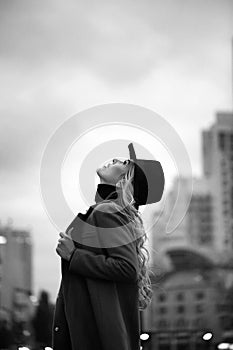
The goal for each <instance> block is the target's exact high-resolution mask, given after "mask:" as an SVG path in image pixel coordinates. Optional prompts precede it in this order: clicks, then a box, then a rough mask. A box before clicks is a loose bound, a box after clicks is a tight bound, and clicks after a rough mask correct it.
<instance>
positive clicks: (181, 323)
mask: <svg viewBox="0 0 233 350" xmlns="http://www.w3.org/2000/svg"><path fill="white" fill-rule="evenodd" d="M185 326H187V321H186V322H185V319H184V318H179V319H178V320H176V322H175V327H176V328H184V327H185Z"/></svg>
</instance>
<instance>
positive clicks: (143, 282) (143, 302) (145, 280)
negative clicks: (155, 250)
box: [106, 162, 153, 310]
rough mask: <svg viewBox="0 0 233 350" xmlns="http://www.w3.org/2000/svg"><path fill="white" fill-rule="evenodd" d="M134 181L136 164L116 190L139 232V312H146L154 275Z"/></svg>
mask: <svg viewBox="0 0 233 350" xmlns="http://www.w3.org/2000/svg"><path fill="white" fill-rule="evenodd" d="M133 179H134V164H133V163H132V162H131V163H130V164H129V169H128V171H127V172H126V173H124V175H123V176H122V177H121V179H120V180H119V181H118V182H117V184H116V188H118V189H119V191H118V190H117V193H118V195H119V194H120V196H119V197H120V198H119V201H120V203H121V205H122V207H123V208H124V213H125V214H126V216H127V218H128V220H129V221H130V222H132V224H133V226H134V227H135V232H137V235H136V234H135V241H136V249H137V255H138V263H139V278H138V281H137V283H138V289H139V310H144V309H146V308H147V306H148V305H149V304H150V303H151V301H152V296H153V289H152V283H151V280H150V277H149V273H150V272H151V273H152V274H153V271H152V270H151V269H150V268H149V258H150V255H149V251H148V249H147V248H146V246H145V243H146V241H147V240H148V236H147V234H146V231H145V229H144V226H143V220H142V217H141V213H140V212H139V211H138V210H137V209H136V207H135V200H134V196H133V195H134V190H133ZM106 199H107V198H106ZM138 232H139V234H138ZM136 237H137V238H136ZM138 237H139V238H138Z"/></svg>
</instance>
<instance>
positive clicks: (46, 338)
mask: <svg viewBox="0 0 233 350" xmlns="http://www.w3.org/2000/svg"><path fill="white" fill-rule="evenodd" d="M52 320H53V309H52V305H51V304H50V302H49V295H48V293H47V292H46V291H41V293H40V298H39V304H38V306H37V308H36V311H35V315H34V317H33V319H32V326H33V328H34V334H35V341H36V345H37V347H38V348H44V347H46V346H51V345H52ZM64 350H65V349H64Z"/></svg>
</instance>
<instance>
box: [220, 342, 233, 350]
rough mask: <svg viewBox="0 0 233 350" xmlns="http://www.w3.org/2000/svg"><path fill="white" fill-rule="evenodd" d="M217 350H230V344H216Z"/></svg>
mask: <svg viewBox="0 0 233 350" xmlns="http://www.w3.org/2000/svg"><path fill="white" fill-rule="evenodd" d="M218 349H219V350H225V349H230V344H229V343H220V344H218Z"/></svg>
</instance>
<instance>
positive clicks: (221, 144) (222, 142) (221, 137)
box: [218, 132, 225, 150]
mask: <svg viewBox="0 0 233 350" xmlns="http://www.w3.org/2000/svg"><path fill="white" fill-rule="evenodd" d="M218 146H219V148H220V149H221V150H224V148H225V135H224V133H222V132H220V133H219V134H218Z"/></svg>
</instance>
